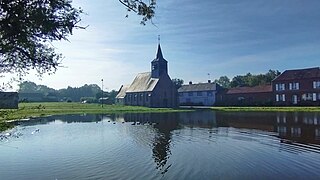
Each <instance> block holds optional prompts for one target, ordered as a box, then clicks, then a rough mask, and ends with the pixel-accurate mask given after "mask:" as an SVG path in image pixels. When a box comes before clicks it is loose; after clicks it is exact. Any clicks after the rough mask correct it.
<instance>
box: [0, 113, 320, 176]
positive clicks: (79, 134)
mask: <svg viewBox="0 0 320 180" xmlns="http://www.w3.org/2000/svg"><path fill="white" fill-rule="evenodd" d="M19 124H20V125H19V126H17V127H16V128H15V129H13V130H11V131H10V132H5V133H2V134H1V136H0V161H1V163H2V165H1V166H0V179H319V178H320V172H319V170H318V169H319V167H320V141H319V139H320V138H319V137H320V135H319V134H320V133H319V129H320V125H319V124H320V116H319V114H317V113H215V112H212V111H200V112H192V113H171V114H167V113H166V114H125V115H103V116H102V115H83V116H78V115H77V116H75V115H68V116H67V115H66V116H52V117H49V118H38V119H34V120H31V121H28V122H19Z"/></svg>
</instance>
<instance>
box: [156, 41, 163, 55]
mask: <svg viewBox="0 0 320 180" xmlns="http://www.w3.org/2000/svg"><path fill="white" fill-rule="evenodd" d="M156 59H158V60H160V59H163V55H162V51H161V46H160V35H158V51H157V54H156Z"/></svg>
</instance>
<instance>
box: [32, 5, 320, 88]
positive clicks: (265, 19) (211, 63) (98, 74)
mask: <svg viewBox="0 0 320 180" xmlns="http://www.w3.org/2000/svg"><path fill="white" fill-rule="evenodd" d="M73 4H74V5H75V6H77V7H78V6H80V7H82V8H83V9H84V10H85V12H86V13H87V15H84V16H83V21H82V23H81V24H82V25H83V26H86V25H89V27H88V28H87V29H86V30H76V31H75V33H74V35H73V36H71V37H70V38H69V40H70V42H55V43H54V45H55V47H56V48H57V51H58V52H61V53H63V55H64V57H65V58H64V60H63V62H62V63H63V66H65V67H63V68H60V69H58V71H57V72H56V74H54V75H50V76H44V77H43V78H42V80H39V79H38V78H36V76H29V77H28V78H27V79H28V80H31V81H34V82H36V83H38V84H44V85H47V86H49V87H53V88H64V87H67V86H68V85H69V86H73V87H74V86H76V87H79V86H82V85H84V84H86V83H87V84H98V85H100V84H101V79H102V78H103V79H104V87H105V88H104V90H107V91H109V90H111V89H116V90H117V89H118V88H119V87H120V86H121V84H130V83H131V82H132V81H133V79H134V77H135V75H136V74H137V73H139V72H147V71H150V62H151V61H152V60H153V59H154V57H155V53H156V48H157V41H158V40H157V36H158V34H160V35H161V47H162V52H163V55H164V58H165V59H166V60H167V61H168V63H169V74H170V76H171V78H181V79H183V80H184V81H185V82H188V81H190V80H192V81H193V82H204V81H207V79H208V75H207V74H208V73H210V78H211V79H215V78H219V77H220V76H222V75H227V76H229V77H230V78H231V77H233V76H234V75H238V74H246V73H247V72H251V73H254V74H255V73H265V72H267V71H268V70H269V69H276V70H280V71H283V70H285V69H298V68H307V67H318V66H319V64H320V1H319V0H254V1H253V0H240V1H239V0H202V1H199V0H157V9H156V17H155V18H154V19H153V22H154V23H155V24H156V26H157V27H156V26H154V25H152V24H150V23H149V24H147V25H146V26H142V25H140V24H139V23H140V19H141V17H138V16H136V15H134V14H132V13H131V14H130V13H129V18H125V15H126V14H127V12H126V10H125V8H124V7H123V6H122V5H121V4H120V3H119V2H118V0H74V2H73Z"/></svg>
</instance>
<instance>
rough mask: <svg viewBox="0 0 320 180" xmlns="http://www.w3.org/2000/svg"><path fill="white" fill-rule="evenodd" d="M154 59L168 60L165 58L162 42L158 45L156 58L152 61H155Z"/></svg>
mask: <svg viewBox="0 0 320 180" xmlns="http://www.w3.org/2000/svg"><path fill="white" fill-rule="evenodd" d="M154 61H166V60H165V59H164V58H163V55H162V51H161V46H160V44H159V45H158V50H157V54H156V58H155V59H154V60H153V61H152V62H154Z"/></svg>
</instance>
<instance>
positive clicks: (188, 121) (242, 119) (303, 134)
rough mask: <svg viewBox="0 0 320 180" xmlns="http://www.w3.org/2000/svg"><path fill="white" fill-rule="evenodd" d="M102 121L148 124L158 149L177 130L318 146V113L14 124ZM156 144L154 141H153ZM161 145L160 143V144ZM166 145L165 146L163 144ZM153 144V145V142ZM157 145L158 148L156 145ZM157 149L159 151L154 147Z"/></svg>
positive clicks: (64, 118)
mask: <svg viewBox="0 0 320 180" xmlns="http://www.w3.org/2000/svg"><path fill="white" fill-rule="evenodd" d="M104 119H110V120H111V121H114V122H118V123H124V122H132V123H133V124H134V125H152V127H153V128H154V129H155V130H156V132H157V135H156V136H155V139H159V140H158V141H159V144H163V145H162V149H169V148H166V147H164V146H168V147H170V146H169V145H167V144H169V142H170V138H171V132H172V131H174V130H177V129H181V128H185V127H187V128H191V129H192V128H208V129H210V130H211V131H210V132H212V129H215V128H218V127H234V128H241V129H256V130H262V131H267V132H275V133H277V134H278V136H279V137H280V138H283V139H287V140H291V141H296V142H299V143H312V144H320V113H318V112H294V113H289V112H214V111H196V112H182V113H128V114H111V115H101V114H98V115H92V114H84V115H56V116H49V117H41V118H33V119H31V120H29V121H20V122H14V123H16V124H18V125H21V126H32V125H37V124H48V123H51V122H54V121H61V122H64V123H83V122H101V121H102V120H104ZM155 142H157V141H155ZM160 142H161V143H160ZM165 142H166V143H165ZM155 144H157V143H155ZM157 146H158V145H157ZM157 149H159V148H157Z"/></svg>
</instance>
